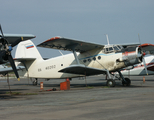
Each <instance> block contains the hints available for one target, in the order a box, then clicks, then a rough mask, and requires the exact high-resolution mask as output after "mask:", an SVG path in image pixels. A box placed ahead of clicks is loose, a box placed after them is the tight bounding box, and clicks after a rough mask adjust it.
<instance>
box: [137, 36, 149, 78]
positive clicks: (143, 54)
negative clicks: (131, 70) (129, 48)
mask: <svg viewBox="0 0 154 120" xmlns="http://www.w3.org/2000/svg"><path fill="white" fill-rule="evenodd" d="M138 38H139V42H140V49H141V52H142V56H143V58H142V61H143V64H144V68H145V71H146V74H147V75H148V70H147V66H146V63H145V59H144V56H145V53H144V52H143V49H142V45H141V41H140V35H139V34H138Z"/></svg>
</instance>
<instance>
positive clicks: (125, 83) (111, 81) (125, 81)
mask: <svg viewBox="0 0 154 120" xmlns="http://www.w3.org/2000/svg"><path fill="white" fill-rule="evenodd" d="M118 73H119V76H120V77H119V78H118V79H119V80H121V79H122V85H123V86H130V85H131V80H130V79H129V78H124V76H123V75H122V74H121V72H120V71H118ZM107 76H108V77H109V79H108V80H107V82H106V85H107V86H109V87H115V85H116V82H115V75H114V77H113V78H111V76H110V73H109V71H107Z"/></svg>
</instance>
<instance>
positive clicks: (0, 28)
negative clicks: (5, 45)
mask: <svg viewBox="0 0 154 120" xmlns="http://www.w3.org/2000/svg"><path fill="white" fill-rule="evenodd" d="M0 30H1V33H2V37H4V34H3V31H2V27H1V24H0Z"/></svg>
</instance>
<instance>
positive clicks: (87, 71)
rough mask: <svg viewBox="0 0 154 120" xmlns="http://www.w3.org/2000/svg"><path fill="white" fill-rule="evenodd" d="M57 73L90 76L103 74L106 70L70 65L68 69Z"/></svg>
mask: <svg viewBox="0 0 154 120" xmlns="http://www.w3.org/2000/svg"><path fill="white" fill-rule="evenodd" d="M58 72H64V73H72V74H81V75H86V76H90V75H98V74H104V73H106V70H104V69H97V68H92V67H87V66H84V65H71V66H69V67H66V68H64V69H62V70H60V71H58Z"/></svg>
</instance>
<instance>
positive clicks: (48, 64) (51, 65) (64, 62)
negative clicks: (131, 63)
mask: <svg viewBox="0 0 154 120" xmlns="http://www.w3.org/2000/svg"><path fill="white" fill-rule="evenodd" d="M89 53H90V55H89ZM89 53H82V54H80V53H77V56H78V59H79V61H80V64H84V65H85V66H88V67H93V68H99V69H108V70H109V71H114V70H116V69H120V68H122V67H125V64H124V62H120V63H118V64H117V63H116V59H119V58H121V57H122V53H116V54H115V53H110V54H104V53H103V52H102V50H98V51H97V52H96V50H95V51H90V52H89ZM95 53H97V54H95ZM94 58H96V60H94ZM85 61H86V62H85ZM73 64H76V61H75V58H74V55H73V53H71V54H67V55H62V56H59V57H55V58H50V59H47V60H43V59H36V60H35V61H33V62H32V61H28V62H26V65H27V68H28V74H29V77H33V78H67V77H77V76H81V75H78V74H68V73H61V72H58V71H59V70H61V69H63V68H66V67H68V66H70V65H73ZM23 73H24V76H27V74H26V73H27V72H26V71H20V72H19V74H23Z"/></svg>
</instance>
